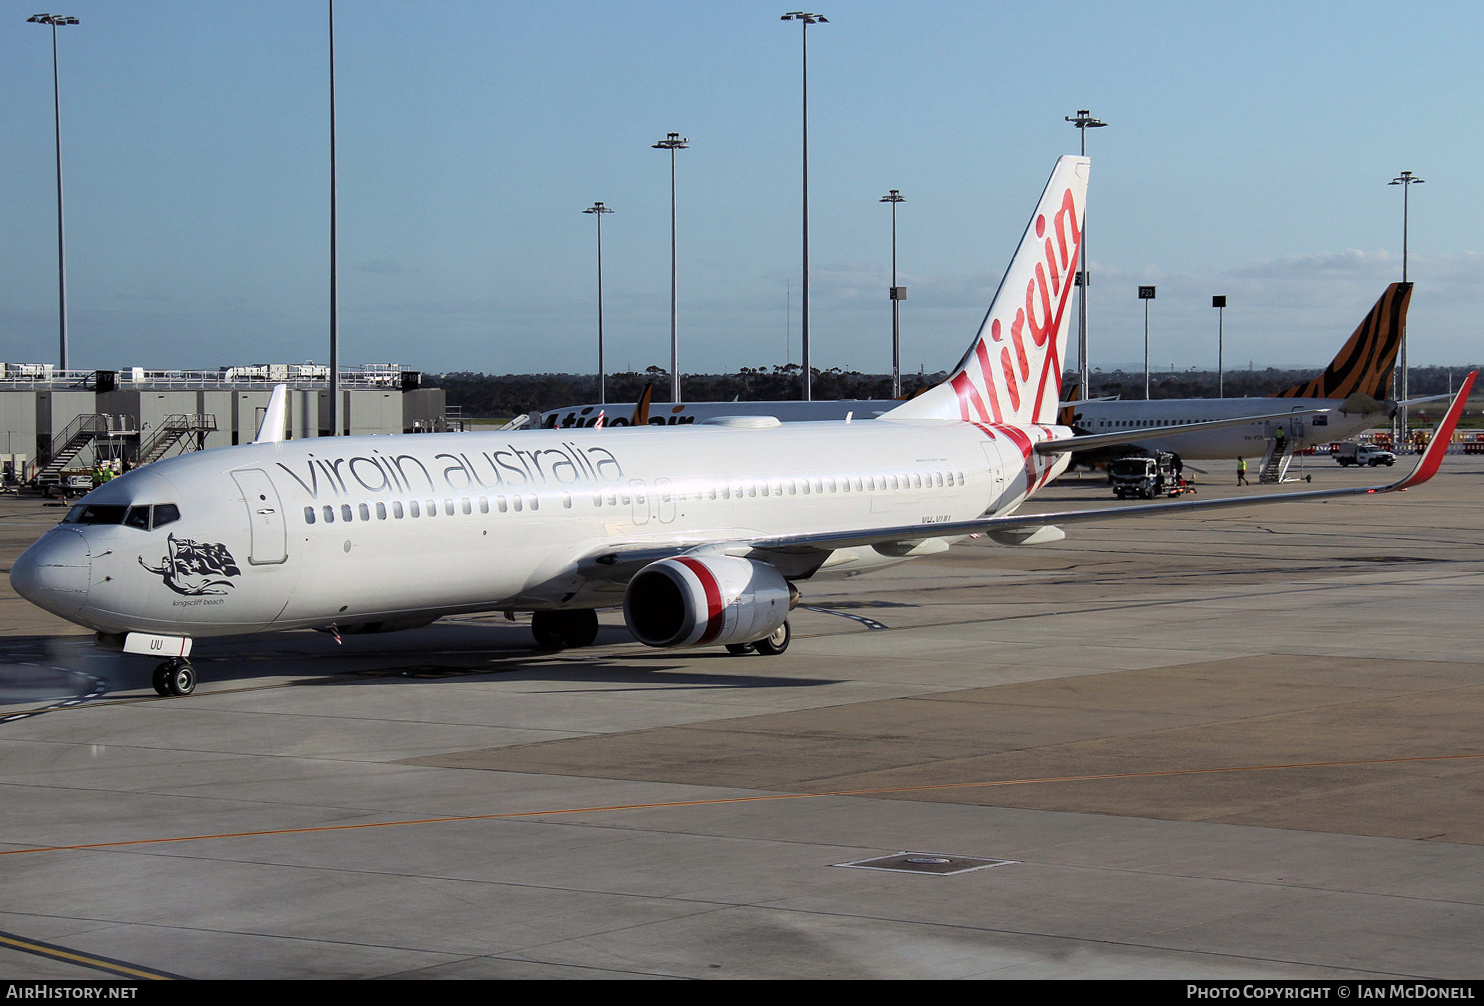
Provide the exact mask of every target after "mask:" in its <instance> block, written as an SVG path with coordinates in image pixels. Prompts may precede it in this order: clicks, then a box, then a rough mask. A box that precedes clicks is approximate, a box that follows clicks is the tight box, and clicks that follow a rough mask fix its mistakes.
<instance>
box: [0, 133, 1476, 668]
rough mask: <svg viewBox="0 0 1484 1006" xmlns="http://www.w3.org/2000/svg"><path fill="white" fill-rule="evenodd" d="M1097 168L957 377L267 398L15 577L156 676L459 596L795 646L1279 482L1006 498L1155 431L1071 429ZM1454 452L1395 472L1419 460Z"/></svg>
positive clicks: (46, 548) (1060, 182)
mask: <svg viewBox="0 0 1484 1006" xmlns="http://www.w3.org/2000/svg"><path fill="white" fill-rule="evenodd" d="M1087 175H1088V161H1087V160H1086V159H1085V158H1080V157H1063V158H1061V159H1060V160H1059V161H1058V162H1057V165H1056V168H1055V170H1054V171H1053V172H1052V175H1051V180H1050V182H1049V184H1048V185H1047V187H1046V190H1045V192H1044V194H1043V195H1042V197H1041V200H1040V203H1039V205H1038V206H1037V209H1036V212H1035V214H1034V215H1033V216H1032V218H1031V222H1030V225H1029V226H1028V227H1027V229H1026V232H1025V235H1024V237H1023V238H1022V240H1021V243H1020V246H1019V249H1018V250H1017V252H1016V254H1015V256H1014V258H1013V259H1012V261H1011V263H1010V267H1009V269H1008V270H1007V272H1006V274H1005V277H1004V279H1003V281H1002V282H1001V284H1000V289H999V291H998V292H997V293H996V295H995V298H994V301H993V303H992V305H991V307H990V310H989V314H988V316H987V317H986V318H985V320H984V323H983V325H982V327H981V329H980V331H979V335H978V337H977V338H976V339H975V341H974V343H973V345H972V346H971V347H970V349H969V352H968V353H967V354H966V355H965V356H964V359H963V360H962V362H961V363H960V364H959V366H958V367H957V368H956V369H955V370H954V372H953V375H952V377H951V378H950V379H949V380H948V381H947V382H946V383H944V384H942V385H940V386H939V387H937V388H934V389H932V390H930V391H928V392H927V393H926V394H924V395H921V396H919V397H918V398H916V399H914V400H913V401H911V402H907V403H904V404H902V405H901V406H899V407H898V408H896V409H895V410H893V412H891V413H890V414H889V415H888V416H886V417H883V418H881V419H877V420H874V421H871V422H856V423H851V422H827V423H792V424H783V423H779V422H778V421H777V419H776V418H768V417H757V416H752V417H738V418H734V419H720V420H717V421H714V422H712V423H706V424H698V425H696V426H692V427H687V428H685V429H674V430H666V431H663V432H660V431H655V430H649V429H629V430H614V431H606V430H603V431H596V432H594V431H575V430H574V431H537V432H531V433H514V434H506V433H480V434H475V433H454V434H437V435H415V436H395V437H348V438H336V439H310V440H298V441H292V442H288V441H284V440H283V432H282V431H283V425H284V424H283V402H284V396H283V394H282V393H275V395H274V400H273V402H272V403H271V404H270V407H269V410H268V416H267V417H266V418H265V419H264V422H263V428H262V430H261V431H260V433H259V438H258V442H256V443H254V444H252V445H248V446H241V447H226V448H221V449H218V450H211V451H202V452H199V453H195V454H189V455H185V456H182V457H178V458H172V459H170V460H167V461H160V462H156V463H155V464H152V465H148V466H145V467H142V468H140V469H137V470H135V471H133V472H130V473H129V474H127V475H125V476H123V477H122V478H118V479H115V480H113V481H112V482H109V483H106V484H105V485H103V486H100V487H99V488H97V489H95V490H94V491H93V492H91V493H89V494H88V495H87V496H85V497H83V499H82V500H81V501H80V502H79V504H78V505H77V506H76V507H74V508H73V509H72V511H71V512H70V513H69V514H68V515H67V518H66V520H65V521H64V522H63V523H62V524H60V525H58V526H57V527H56V528H53V529H52V530H50V531H48V532H47V533H46V535H45V536H43V537H42V538H41V540H40V541H38V542H37V543H36V544H34V545H33V546H32V547H31V548H30V549H29V550H28V551H27V552H26V553H25V554H24V555H22V556H21V557H20V559H19V560H17V562H16V563H15V565H14V567H13V568H12V570H11V582H12V584H13V585H14V586H15V588H16V590H17V591H18V592H19V593H20V594H21V595H22V596H24V597H26V598H28V599H29V600H31V601H32V602H34V603H36V604H38V605H40V606H41V607H43V608H45V609H47V610H48V611H51V612H54V613H56V614H58V615H60V616H62V617H64V618H67V619H70V620H72V621H74V622H76V623H78V624H80V625H84V626H87V627H88V628H91V629H94V630H96V631H97V632H98V634H99V640H100V642H101V643H104V644H106V645H113V646H116V647H119V648H122V649H123V650H124V652H126V653H139V654H154V655H157V656H159V657H165V658H167V659H165V660H164V662H162V663H161V664H160V665H159V667H158V669H157V670H156V673H155V687H156V689H157V690H158V691H159V692H161V693H162V694H166V693H173V694H185V693H188V692H190V691H191V690H192V689H193V688H194V686H195V672H194V670H193V669H192V668H191V665H190V664H189V663H188V662H187V660H186V658H187V656H188V655H189V652H190V647H191V641H192V640H193V639H194V638H196V637H198V636H220V635H232V634H241V633H252V632H264V631H269V630H276V629H293V628H320V629H325V628H329V629H334V630H335V631H338V632H349V631H357V630H361V631H376V630H386V629H394V628H402V627H408V626H412V625H421V624H426V623H428V622H431V621H433V620H434V619H436V618H438V617H440V616H442V615H448V614H453V613H457V612H470V611H490V610H493V611H507V612H516V611H529V612H532V613H533V615H532V620H531V627H532V630H533V631H534V633H535V636H536V639H537V641H538V642H539V643H542V644H543V645H567V646H581V645H586V644H588V643H591V642H592V641H593V639H594V637H595V634H596V631H597V616H596V609H598V608H602V607H615V606H618V605H620V604H621V605H622V607H623V611H624V618H625V620H626V622H627V624H628V627H629V629H630V631H631V632H632V633H633V634H634V636H635V637H636V638H637V639H638V640H639V641H640V642H643V643H646V644H648V645H650V646H658V647H678V646H704V645H711V644H715V645H725V646H728V647H730V648H732V649H733V650H734V651H746V650H753V649H755V650H757V651H759V652H763V653H780V652H782V651H783V649H784V648H785V647H786V646H787V645H788V641H789V625H788V614H789V611H790V609H791V608H792V607H793V605H794V603H795V602H796V599H797V597H798V587H797V584H799V583H801V582H804V581H808V580H810V579H811V578H817V577H826V576H842V575H850V574H854V573H858V572H864V571H867V570H871V569H874V568H879V567H882V566H886V565H891V564H894V563H898V562H901V561H903V560H905V559H908V558H911V557H913V556H916V555H925V554H931V553H934V552H940V551H943V550H944V549H946V548H948V547H949V545H950V544H951V543H952V542H954V541H956V540H958V539H961V538H963V537H964V536H967V535H971V534H989V535H991V537H993V538H994V539H995V540H998V541H1001V542H1006V543H1026V542H1036V541H1045V540H1054V539H1056V538H1058V537H1060V536H1061V531H1060V530H1059V529H1058V528H1056V527H1055V526H1054V525H1056V524H1059V523H1066V522H1072V521H1078V520H1085V519H1090V518H1106V517H1108V516H1109V515H1110V514H1117V515H1120V516H1122V515H1132V514H1137V513H1150V512H1156V511H1163V510H1166V509H1171V508H1175V509H1184V508H1190V507H1211V506H1221V505H1229V504H1230V503H1232V502H1235V503H1237V504H1239V505H1243V506H1251V505H1253V504H1254V503H1258V502H1267V501H1269V500H1271V499H1272V498H1271V497H1269V498H1266V499H1263V500H1251V499H1247V500H1237V501H1227V500H1210V501H1201V502H1199V503H1194V504H1189V503H1187V504H1180V503H1175V504H1152V505H1146V506H1137V507H1127V508H1116V509H1111V510H1110V509H1100V510H1095V511H1082V512H1077V513H1062V514H1051V515H1039V516H1033V517H1019V516H1014V511H1015V509H1016V508H1017V507H1018V506H1019V505H1020V504H1021V503H1022V502H1023V501H1024V500H1025V499H1026V498H1027V497H1028V496H1030V495H1031V494H1032V493H1033V492H1034V491H1035V490H1036V489H1038V488H1039V487H1041V486H1043V485H1044V484H1045V483H1046V482H1047V481H1048V480H1050V479H1051V478H1052V477H1053V476H1055V475H1056V474H1057V473H1058V472H1060V471H1061V470H1062V469H1063V468H1065V466H1066V463H1067V458H1068V456H1069V455H1068V452H1069V451H1071V450H1073V449H1076V448H1078V447H1080V446H1091V447H1096V446H1103V445H1106V444H1111V443H1117V442H1127V441H1128V440H1129V439H1132V438H1133V437H1137V436H1142V435H1144V434H1145V433H1146V432H1147V431H1140V430H1131V431H1128V432H1127V433H1123V432H1120V433H1117V434H1108V435H1103V436H1092V437H1082V438H1078V437H1074V436H1073V434H1072V431H1071V430H1070V429H1067V428H1065V427H1059V426H1056V425H1054V424H1055V421H1056V410H1057V394H1058V390H1059V383H1060V375H1061V370H1062V368H1061V363H1062V353H1063V350H1064V348H1065V342H1066V337H1065V326H1064V324H1063V322H1064V318H1065V314H1066V306H1067V303H1068V301H1069V299H1070V293H1071V287H1070V284H1069V283H1068V282H1067V280H1068V277H1070V276H1072V275H1073V274H1074V273H1075V271H1076V269H1077V268H1078V266H1079V264H1080V261H1079V260H1080V252H1081V244H1082V214H1083V205H1084V200H1085V196H1086V191H1087ZM1470 383H1471V380H1470V382H1469V383H1466V384H1465V387H1464V391H1463V392H1462V393H1461V394H1463V395H1466V394H1467V389H1468V387H1469V384H1470ZM1459 408H1460V405H1459V404H1458V403H1455V404H1454V407H1453V409H1452V410H1451V412H1450V418H1449V420H1448V421H1447V422H1445V426H1447V427H1448V429H1451V426H1448V423H1451V422H1453V421H1454V420H1456V416H1457V412H1458V409H1459ZM1240 421H1242V422H1246V421H1247V420H1246V419H1243V420H1240ZM1445 432H1446V431H1445ZM1446 439H1447V438H1446V436H1441V437H1440V438H1439V441H1438V442H1439V443H1442V442H1444V441H1446ZM1437 461H1438V457H1437V455H1436V454H1431V455H1427V456H1425V457H1424V460H1423V463H1422V467H1421V469H1420V470H1419V472H1417V473H1414V475H1413V476H1411V477H1410V478H1409V479H1407V480H1404V481H1403V482H1401V483H1397V484H1395V485H1393V486H1388V487H1384V488H1386V489H1396V488H1405V487H1406V486H1408V485H1414V484H1417V483H1419V482H1421V481H1423V480H1425V479H1426V478H1427V477H1428V476H1429V475H1430V474H1431V472H1432V470H1434V469H1435V468H1436V465H1437ZM1376 488H1383V487H1376ZM1368 491H1376V489H1337V490H1326V491H1316V492H1305V493H1295V494H1290V495H1287V496H1284V497H1281V498H1283V499H1313V498H1318V497H1325V496H1337V495H1343V494H1346V493H1352V492H1368Z"/></svg>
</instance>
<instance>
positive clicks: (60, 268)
mask: <svg viewBox="0 0 1484 1006" xmlns="http://www.w3.org/2000/svg"><path fill="white" fill-rule="evenodd" d="M26 22H27V23H28V24H44V25H47V26H48V27H50V28H51V30H52V111H53V115H54V118H55V123H56V133H57V329H58V342H59V343H60V346H59V357H58V360H57V363H58V366H59V368H60V369H62V370H66V369H67V250H66V239H65V235H64V233H63V228H62V86H61V78H60V75H59V74H58V72H57V29H58V28H62V27H66V26H67V25H72V24H78V23H79V22H78V20H77V18H75V17H72V16H70V15H67V14H32V15H31V16H30V17H28V18H26Z"/></svg>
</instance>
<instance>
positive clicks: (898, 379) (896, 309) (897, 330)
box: [880, 189, 907, 398]
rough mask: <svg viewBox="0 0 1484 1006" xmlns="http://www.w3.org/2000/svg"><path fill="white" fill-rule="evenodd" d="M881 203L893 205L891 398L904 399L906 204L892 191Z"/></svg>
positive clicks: (899, 195)
mask: <svg viewBox="0 0 1484 1006" xmlns="http://www.w3.org/2000/svg"><path fill="white" fill-rule="evenodd" d="M880 202H883V203H891V397H893V398H901V397H902V315H901V307H902V301H904V300H906V299H907V288H906V287H904V286H897V203H902V202H906V200H905V199H903V198H902V194H901V193H900V192H898V191H897V190H896V189H892V190H891V191H890V192H888V193H887V194H886V195H884V196H882V197H881V199H880Z"/></svg>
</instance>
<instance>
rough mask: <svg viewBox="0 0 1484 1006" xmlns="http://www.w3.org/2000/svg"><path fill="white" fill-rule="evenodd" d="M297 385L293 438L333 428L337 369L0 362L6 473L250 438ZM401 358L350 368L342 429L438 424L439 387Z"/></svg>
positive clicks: (0, 448)
mask: <svg viewBox="0 0 1484 1006" xmlns="http://www.w3.org/2000/svg"><path fill="white" fill-rule="evenodd" d="M279 384H284V385H287V386H288V389H289V416H288V425H289V436H290V437H291V438H300V437H324V436H329V435H330V428H331V424H332V422H333V420H332V418H331V408H330V390H329V368H328V367H324V366H316V365H314V364H260V365H254V366H248V367H222V368H220V369H218V370H150V369H147V368H144V367H125V368H122V369H119V370H84V371H78V370H70V371H62V370H57V369H55V368H53V367H52V365H51V364H13V363H6V364H0V433H3V434H4V436H5V443H4V444H0V470H3V472H4V473H5V476H6V478H7V481H16V480H25V479H28V478H30V477H31V476H32V475H36V476H37V477H38V479H39V481H41V482H43V483H47V482H56V481H58V480H59V479H60V475H61V473H62V472H64V471H72V470H76V469H87V468H91V467H92V466H94V465H95V464H97V463H98V462H99V461H110V462H117V463H120V464H122V463H127V464H129V465H130V466H133V465H138V464H147V463H149V462H151V461H158V460H159V459H160V458H163V457H167V456H169V455H171V454H179V453H182V452H184V451H191V450H204V449H207V448H211V447H226V446H229V445H232V444H239V443H247V442H249V441H251V440H252V439H253V437H254V435H255V434H256V432H257V428H258V424H259V423H260V422H261V420H262V417H263V412H264V410H265V409H266V408H267V406H268V399H269V397H270V396H271V395H272V393H273V389H274V387H275V386H277V385H279ZM421 384H422V375H421V374H420V373H419V372H418V371H415V370H404V369H403V368H402V367H401V366H399V365H397V364H373V365H368V366H363V367H360V368H358V369H350V370H342V371H341V372H340V395H341V409H340V418H341V425H342V429H341V433H342V434H343V435H362V434H376V433H420V432H440V431H443V430H447V429H450V428H453V427H451V426H450V425H449V422H448V420H447V418H446V415H445V414H446V411H447V409H446V400H445V394H444V391H443V390H442V389H441V388H424V387H422V386H421Z"/></svg>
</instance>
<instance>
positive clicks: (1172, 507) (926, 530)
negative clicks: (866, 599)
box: [573, 371, 1478, 584]
mask: <svg viewBox="0 0 1484 1006" xmlns="http://www.w3.org/2000/svg"><path fill="white" fill-rule="evenodd" d="M1477 373H1478V372H1477V371H1475V372H1474V373H1471V374H1469V375H1468V377H1467V378H1465V380H1464V382H1463V386H1462V387H1461V388H1460V389H1459V392H1458V394H1457V396H1455V398H1454V399H1453V404H1452V405H1451V406H1449V408H1448V413H1447V415H1445V416H1444V417H1443V421H1442V422H1441V423H1439V424H1438V429H1437V432H1436V433H1435V434H1434V435H1433V438H1432V441H1431V442H1430V443H1429V444H1428V446H1427V450H1426V451H1424V452H1423V454H1422V456H1421V458H1420V459H1419V460H1418V462H1417V466H1416V467H1415V468H1414V469H1413V470H1412V472H1411V473H1410V474H1408V475H1407V476H1406V477H1404V478H1402V479H1399V480H1397V481H1395V482H1391V483H1387V484H1384V485H1374V486H1353V487H1347V488H1343V489H1313V490H1306V491H1303V492H1289V493H1274V494H1271V495H1263V496H1234V497H1231V498H1227V499H1214V500H1193V501H1186V502H1171V503H1145V504H1139V505H1135V506H1116V507H1097V508H1094V509H1089V510H1057V511H1053V512H1051V513H1035V514H1009V515H1006V516H1002V517H979V518H975V519H974V520H961V521H951V522H945V523H942V524H905V525H901V526H899V527H888V528H870V529H866V530H859V531H815V532H806V533H802V534H790V535H778V536H773V537H756V538H745V537H742V538H738V539H737V540H735V541H720V542H717V541H714V540H708V541H704V542H690V543H687V542H672V543H663V544H662V543H656V542H636V543H634V544H632V545H618V546H611V545H610V546H605V547H604V548H603V549H602V550H601V551H598V552H594V553H591V554H589V555H587V556H585V557H583V558H581V559H579V560H577V562H576V566H575V569H574V570H573V571H574V572H575V573H576V575H577V576H579V577H582V578H583V579H587V580H596V581H604V582H608V583H613V584H623V583H627V582H628V580H629V579H630V578H631V577H633V575H634V574H635V573H637V572H638V571H639V570H641V569H643V568H644V567H645V566H647V565H648V564H649V563H651V562H655V561H657V560H660V559H668V558H671V557H674V556H678V555H705V554H719V555H734V556H744V557H747V558H751V559H757V560H759V561H760V562H766V563H769V564H771V565H773V566H776V567H778V569H779V571H780V572H782V573H783V575H784V576H786V577H789V578H790V579H794V578H799V577H805V576H808V575H810V574H812V573H813V572H814V571H815V570H817V569H818V568H819V567H820V566H821V565H822V564H823V563H824V561H825V560H826V559H827V558H828V557H829V554H830V553H831V552H833V551H834V550H836V549H842V548H857V547H862V546H874V545H903V546H904V548H903V550H902V553H905V552H906V550H907V548H906V547H905V546H910V543H913V542H921V541H924V540H926V539H930V538H962V537H967V536H969V535H981V534H988V533H990V532H994V531H1017V530H1029V529H1034V528H1039V527H1044V526H1046V525H1061V524H1077V523H1083V522H1090V521H1100V520H1107V519H1110V518H1123V517H1143V516H1147V515H1149V514H1172V513H1185V512H1192V511H1198V510H1216V509H1221V508H1228V507H1248V508H1251V507H1255V506H1264V505H1267V504H1270V503H1294V502H1304V501H1311V500H1321V499H1334V498H1337V497H1340V496H1365V495H1376V494H1379V493H1392V492H1403V491H1405V490H1407V489H1411V488H1412V487H1413V486H1419V485H1421V484H1422V483H1424V482H1426V481H1427V480H1428V479H1430V478H1432V477H1433V475H1435V474H1437V471H1438V467H1439V466H1440V465H1441V464H1442V460H1443V455H1444V453H1445V452H1446V451H1447V449H1448V444H1449V441H1451V440H1452V438H1453V430H1454V428H1455V427H1456V426H1457V425H1458V420H1459V417H1460V416H1462V414H1463V407H1464V403H1465V402H1466V401H1467V400H1468V394H1469V391H1470V390H1471V389H1472V388H1473V384H1474V378H1475V377H1476V376H1477ZM1319 411H1324V410H1319ZM1293 414H1294V413H1281V414H1280V415H1282V416H1287V415H1293ZM1260 419H1261V417H1254V416H1249V417H1246V418H1245V419H1241V420H1231V421H1227V420H1221V421H1220V424H1221V425H1230V424H1231V423H1235V422H1255V421H1259V420H1260ZM1211 425H1213V424H1211V423H1202V424H1194V425H1192V426H1187V427H1184V428H1183V429H1184V430H1191V429H1196V428H1198V426H1208V427H1209V426H1211ZM1148 432H1149V431H1146V435H1147V433H1148ZM1157 432H1159V433H1160V434H1161V435H1167V434H1168V433H1170V432H1172V431H1171V430H1168V429H1159V430H1158V431H1157ZM1174 432H1179V430H1175V431H1174ZM1120 436H1121V434H1120ZM1077 439H1080V440H1083V441H1084V442H1085V441H1087V440H1098V441H1103V442H1104V443H1106V442H1107V441H1105V440H1104V439H1103V438H1102V437H1100V436H1098V437H1082V438H1074V440H1059V441H1056V446H1060V445H1062V444H1068V443H1074V442H1075V440H1077ZM902 553H894V554H902Z"/></svg>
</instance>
